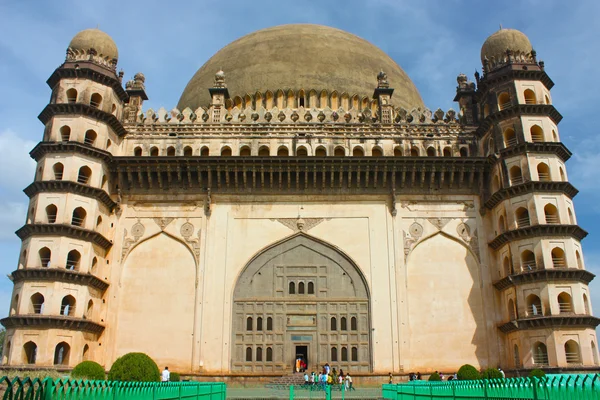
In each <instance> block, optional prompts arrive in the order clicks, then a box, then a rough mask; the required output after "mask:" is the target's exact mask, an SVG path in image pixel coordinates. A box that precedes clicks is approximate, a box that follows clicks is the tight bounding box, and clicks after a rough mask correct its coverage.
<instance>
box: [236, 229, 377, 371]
mask: <svg viewBox="0 0 600 400" xmlns="http://www.w3.org/2000/svg"><path fill="white" fill-rule="evenodd" d="M369 310H370V307H369V291H368V288H367V285H366V283H365V279H364V277H363V276H362V274H361V272H360V270H359V268H358V267H357V266H356V265H355V264H354V263H353V262H352V260H350V258H348V257H347V256H346V255H344V254H343V253H341V252H340V251H339V250H337V249H336V248H334V247H333V246H331V245H329V244H327V243H324V242H322V241H320V240H318V239H315V238H312V237H310V236H307V235H305V234H302V233H300V234H297V235H294V236H291V237H289V238H287V239H285V240H283V241H281V242H278V243H276V244H274V245H273V246H271V247H268V248H267V249H265V250H263V251H262V252H260V253H259V254H258V255H256V256H255V257H254V258H253V259H252V260H251V261H250V262H249V263H248V265H247V266H246V267H245V268H244V270H243V271H242V273H241V275H240V277H239V278H238V281H237V283H236V286H235V290H234V294H233V338H232V361H231V363H232V365H231V369H232V371H233V372H236V371H244V372H290V371H292V370H293V369H294V364H295V360H296V359H297V358H304V359H305V361H306V363H307V368H308V369H309V370H311V371H316V370H317V369H318V368H319V367H320V366H322V365H324V364H325V363H329V365H330V366H332V367H335V368H337V369H338V370H339V369H340V368H343V369H344V370H346V371H352V372H370V371H371V336H370V314H369V313H370V311H369Z"/></svg>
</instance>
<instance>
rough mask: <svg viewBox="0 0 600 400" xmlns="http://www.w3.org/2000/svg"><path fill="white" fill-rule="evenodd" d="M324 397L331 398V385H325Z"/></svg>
mask: <svg viewBox="0 0 600 400" xmlns="http://www.w3.org/2000/svg"><path fill="white" fill-rule="evenodd" d="M325 399H326V400H331V385H327V386H325Z"/></svg>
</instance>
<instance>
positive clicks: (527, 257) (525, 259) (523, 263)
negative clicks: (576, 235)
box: [502, 247, 583, 276]
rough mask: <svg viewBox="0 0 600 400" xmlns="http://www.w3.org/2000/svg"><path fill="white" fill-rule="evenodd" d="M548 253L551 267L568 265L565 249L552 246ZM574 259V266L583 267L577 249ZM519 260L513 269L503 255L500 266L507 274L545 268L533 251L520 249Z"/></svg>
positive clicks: (506, 257) (565, 266) (508, 259)
mask: <svg viewBox="0 0 600 400" xmlns="http://www.w3.org/2000/svg"><path fill="white" fill-rule="evenodd" d="M550 255H551V256H552V268H568V267H569V265H568V264H567V258H566V254H565V251H564V250H563V249H562V248H560V247H554V248H553V249H552V250H551V251H550ZM575 260H576V262H577V266H576V267H577V268H579V269H583V260H582V259H581V254H580V253H579V250H575ZM519 262H520V264H519V269H518V270H515V268H514V265H513V264H512V262H511V259H510V258H509V257H508V256H504V258H503V259H502V268H503V270H504V275H505V276H509V275H513V274H516V273H523V272H531V271H536V270H538V269H544V268H545V266H544V263H543V262H538V261H537V260H536V257H535V253H534V252H533V251H531V250H523V251H521V255H520V257H519Z"/></svg>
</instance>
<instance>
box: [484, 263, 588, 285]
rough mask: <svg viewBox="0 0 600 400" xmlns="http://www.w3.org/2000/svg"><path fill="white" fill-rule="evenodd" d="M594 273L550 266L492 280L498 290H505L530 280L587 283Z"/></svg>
mask: <svg viewBox="0 0 600 400" xmlns="http://www.w3.org/2000/svg"><path fill="white" fill-rule="evenodd" d="M595 276H596V275H594V274H593V273H591V272H590V271H586V270H584V269H579V268H551V269H540V270H537V271H526V272H523V273H517V274H511V275H509V276H506V277H504V278H502V279H499V280H497V281H496V282H494V287H495V288H496V289H498V290H505V289H508V288H510V287H514V286H517V285H522V284H527V283H532V282H547V283H553V282H564V281H571V282H573V281H575V282H582V283H585V284H589V283H590V282H591V281H592V280H593V279H594V278H595Z"/></svg>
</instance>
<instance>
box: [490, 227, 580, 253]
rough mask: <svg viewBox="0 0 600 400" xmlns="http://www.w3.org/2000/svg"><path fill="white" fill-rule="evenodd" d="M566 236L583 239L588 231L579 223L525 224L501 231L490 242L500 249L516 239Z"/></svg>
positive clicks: (492, 246) (494, 247) (493, 246)
mask: <svg viewBox="0 0 600 400" xmlns="http://www.w3.org/2000/svg"><path fill="white" fill-rule="evenodd" d="M542 236H544V237H565V236H569V237H572V238H574V239H577V240H583V239H584V238H585V237H586V236H587V232H586V231H585V230H583V229H582V228H580V227H579V225H564V224H540V225H532V226H525V227H522V228H518V229H513V230H509V231H506V232H504V233H501V234H500V235H498V236H496V238H495V239H494V240H492V241H491V242H490V243H489V246H490V247H491V248H492V249H494V250H498V249H499V248H500V247H502V246H504V245H505V244H507V243H510V242H513V241H515V240H521V239H527V238H531V237H542Z"/></svg>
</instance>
